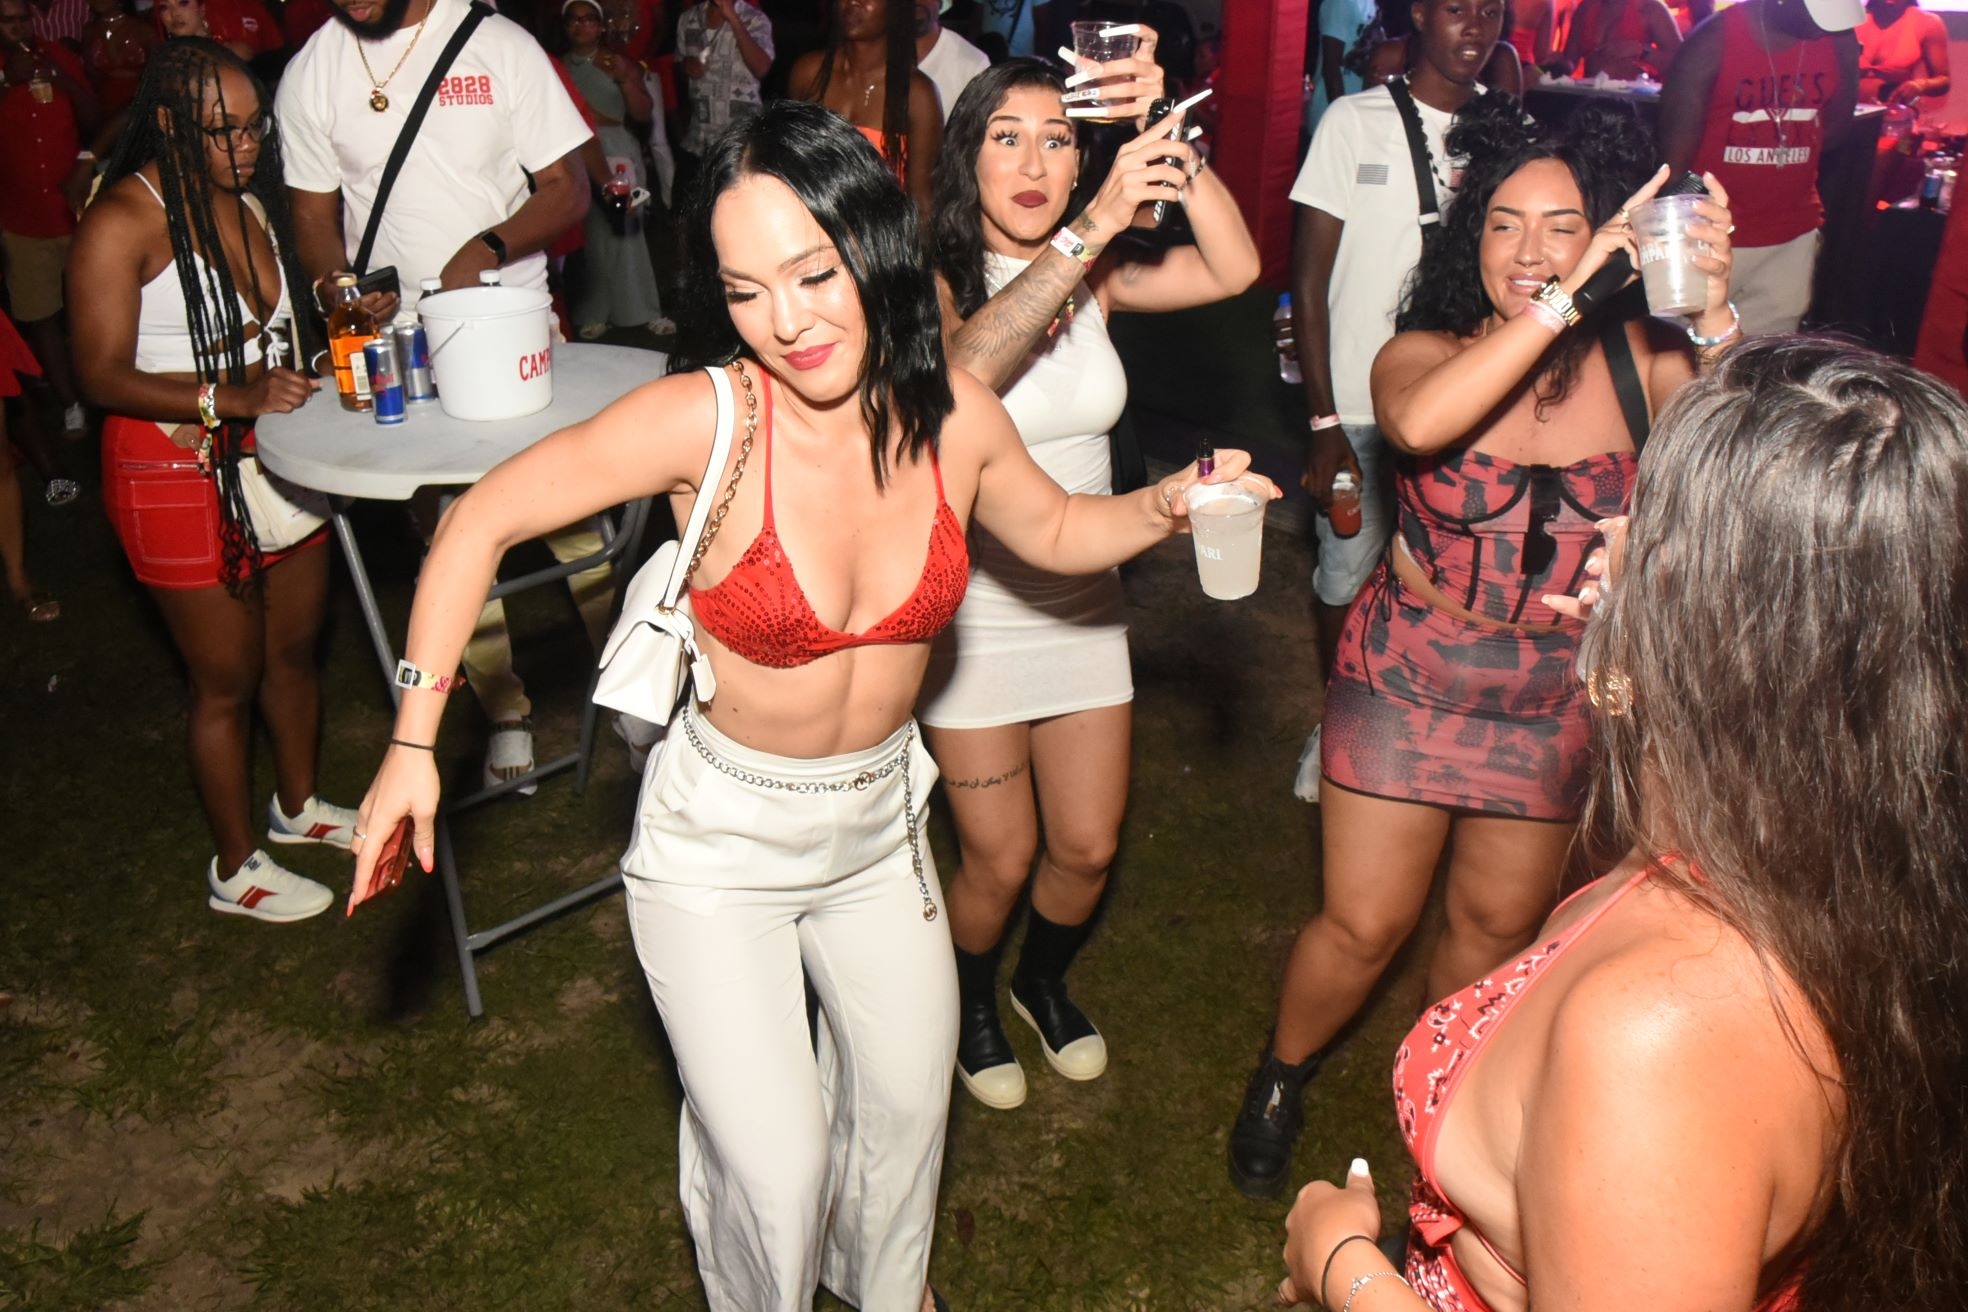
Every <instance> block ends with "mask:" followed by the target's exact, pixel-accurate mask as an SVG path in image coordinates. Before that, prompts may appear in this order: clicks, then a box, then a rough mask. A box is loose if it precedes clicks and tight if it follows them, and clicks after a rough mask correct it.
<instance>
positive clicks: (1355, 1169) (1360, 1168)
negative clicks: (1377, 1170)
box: [1347, 1157, 1368, 1175]
mask: <svg viewBox="0 0 1968 1312" xmlns="http://www.w3.org/2000/svg"><path fill="white" fill-rule="evenodd" d="M1347 1173H1348V1174H1349V1175H1366V1174H1367V1173H1368V1172H1367V1159H1366V1158H1364V1157H1355V1158H1354V1159H1353V1165H1352V1166H1351V1167H1349V1168H1347Z"/></svg>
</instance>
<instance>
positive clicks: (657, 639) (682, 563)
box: [594, 364, 758, 725]
mask: <svg viewBox="0 0 1968 1312" xmlns="http://www.w3.org/2000/svg"><path fill="white" fill-rule="evenodd" d="M743 369H744V366H743V365H742V364H740V365H739V370H740V373H741V374H742V372H743ZM704 372H706V373H708V374H709V375H710V376H711V386H712V388H713V389H714V390H715V391H716V392H717V430H716V432H715V433H714V434H713V436H712V438H711V460H710V463H709V464H708V465H707V466H705V469H704V477H703V478H702V479H700V480H699V481H698V483H697V501H696V504H695V505H693V506H692V507H691V508H690V522H689V523H688V524H687V525H686V526H685V528H684V531H683V534H682V536H681V537H679V538H676V539H673V540H671V541H669V542H665V543H664V544H663V545H662V546H661V547H659V548H657V550H656V554H655V555H653V556H651V557H650V558H649V562H648V563H647V564H645V565H644V566H643V567H642V568H641V569H639V570H637V571H636V576H635V578H633V579H632V580H630V582H629V590H628V593H627V594H626V596H625V597H624V598H623V601H622V614H621V617H620V618H619V619H617V620H616V621H615V627H614V628H613V629H611V630H610V631H609V634H608V641H607V642H605V643H603V644H602V647H601V675H600V677H599V678H598V679H597V680H596V681H595V691H594V699H595V702H596V703H597V704H598V705H601V706H606V707H608V708H610V709H611V710H617V711H621V712H624V713H625V714H628V715H632V716H635V717H636V718H638V719H641V720H646V721H648V722H649V723H650V724H654V725H664V724H668V723H669V722H670V716H671V715H672V714H673V713H674V712H675V711H676V707H677V702H678V701H680V700H681V699H682V697H683V691H684V680H685V679H686V678H688V679H689V680H690V681H691V682H692V683H693V684H695V686H696V690H697V699H698V700H699V701H706V702H707V701H709V700H711V698H713V697H715V696H717V676H716V675H715V674H714V673H712V670H711V662H710V661H709V659H708V658H706V657H705V655H704V652H703V650H702V649H701V648H700V647H698V645H697V626H696V623H695V621H694V620H693V618H692V616H691V614H690V599H689V598H688V597H686V596H684V595H683V585H684V584H685V583H686V582H687V581H688V580H689V578H690V574H691V572H692V571H693V570H695V569H696V568H697V563H698V561H699V560H701V559H702V558H703V552H704V548H706V547H708V546H709V545H710V541H709V539H707V538H706V537H705V525H706V523H707V522H709V523H710V534H711V536H712V537H715V536H716V535H717V526H718V524H719V523H722V522H723V520H724V512H725V510H726V508H727V507H729V506H730V504H731V498H732V495H733V493H735V492H736V491H737V488H738V477H739V475H742V474H743V473H744V471H745V457H747V456H749V455H750V454H751V450H752V438H753V436H754V435H755V433H756V431H757V426H758V417H757V413H758V412H757V409H756V406H754V407H753V408H752V410H751V411H750V413H749V414H748V415H747V418H746V428H745V445H744V449H743V450H742V451H741V452H740V453H739V457H738V468H737V470H736V471H735V472H734V473H733V475H732V479H731V485H730V486H729V487H728V488H727V489H726V490H725V493H724V496H723V497H722V498H718V497H715V496H713V495H712V489H714V488H715V487H717V484H718V475H719V474H720V473H721V472H723V469H724V463H725V460H726V459H727V458H728V457H729V456H730V454H731V430H732V419H733V407H732V397H731V378H730V376H729V375H728V374H727V373H726V372H725V370H724V369H722V368H718V367H713V368H710V369H706V370H705V371H704ZM750 393H751V383H750V380H749V379H747V380H746V395H747V399H748V400H749V399H750ZM713 501H717V502H718V503H719V504H718V507H717V520H716V521H715V522H711V503H712V502H713Z"/></svg>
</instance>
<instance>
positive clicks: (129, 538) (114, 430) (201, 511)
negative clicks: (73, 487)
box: [102, 415, 328, 588]
mask: <svg viewBox="0 0 1968 1312" xmlns="http://www.w3.org/2000/svg"><path fill="white" fill-rule="evenodd" d="M102 452H103V455H102V465H103V509H105V510H107V511H108V512H109V522H110V523H111V524H112V525H114V526H115V528H116V536H117V538H118V539H119V540H121V541H122V543H123V554H124V555H126V556H128V557H129V558H130V568H131V569H132V570H134V571H136V575H137V581H138V582H140V583H146V584H149V585H150V586H151V587H153V588H216V587H219V586H221V585H222V584H223V582H224V580H223V578H222V577H221V574H220V561H219V492H218V485H217V484H216V483H214V482H213V481H212V478H211V476H210V475H208V474H206V473H205V472H204V471H203V470H201V469H200V468H199V467H198V460H197V457H195V456H194V455H193V454H192V453H191V452H189V451H187V450H185V449H184V448H183V447H181V446H179V445H178V444H177V443H176V442H173V441H172V440H171V439H170V437H168V436H167V435H166V434H165V432H164V430H163V429H161V428H159V427H158V426H157V425H156V424H155V423H152V422H151V421H150V420H148V419H131V418H128V417H127V416H124V415H109V416H107V417H106V418H105V419H104V420H103V429H102ZM327 541H328V534H327V531H326V529H325V527H324V529H323V531H322V532H320V533H316V534H315V535H314V536H312V537H310V538H308V540H307V541H305V542H303V543H301V544H300V545H299V546H296V547H290V548H289V549H288V550H286V551H283V552H279V553H276V554H273V555H269V556H267V558H266V563H267V564H269V565H272V564H276V563H278V562H279V561H282V560H285V559H286V558H287V557H288V556H291V555H293V554H294V553H295V552H297V551H312V550H314V549H315V548H316V547H320V546H323V545H325V544H326V543H327Z"/></svg>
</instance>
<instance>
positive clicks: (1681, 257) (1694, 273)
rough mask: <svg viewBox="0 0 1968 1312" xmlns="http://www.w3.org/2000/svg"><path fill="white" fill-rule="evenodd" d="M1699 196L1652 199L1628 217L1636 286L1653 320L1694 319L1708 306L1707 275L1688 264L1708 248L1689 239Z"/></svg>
mask: <svg viewBox="0 0 1968 1312" xmlns="http://www.w3.org/2000/svg"><path fill="white" fill-rule="evenodd" d="M1704 199H1706V197H1703V196H1698V195H1697V196H1656V197H1654V199H1652V200H1650V201H1647V202H1645V203H1643V204H1640V205H1635V206H1634V207H1633V211H1632V213H1631V215H1629V217H1630V218H1631V219H1632V220H1633V233H1634V238H1635V241H1636V244H1637V245H1638V246H1639V247H1640V281H1641V282H1642V283H1643V284H1644V285H1645V286H1646V289H1647V309H1648V311H1649V312H1650V313H1653V314H1699V313H1700V312H1701V311H1702V310H1703V309H1704V308H1706V306H1707V305H1708V275H1707V274H1706V273H1704V272H1702V270H1701V269H1700V267H1699V266H1697V265H1696V264H1695V262H1694V257H1695V256H1697V255H1706V254H1708V243H1707V242H1705V241H1703V240H1701V238H1699V237H1697V236H1695V235H1694V233H1695V230H1696V229H1697V228H1698V227H1699V226H1700V219H1699V217H1698V216H1697V215H1696V213H1695V207H1696V206H1697V205H1699V204H1701V202H1702V201H1703V200H1704Z"/></svg>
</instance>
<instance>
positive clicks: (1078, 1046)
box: [1011, 910, 1107, 1080]
mask: <svg viewBox="0 0 1968 1312" xmlns="http://www.w3.org/2000/svg"><path fill="white" fill-rule="evenodd" d="M1092 923H1093V922H1092V921H1091V920H1089V921H1088V922H1087V923H1086V924H1084V925H1061V924H1056V923H1054V922H1053V921H1050V920H1047V919H1046V918H1045V917H1044V916H1042V915H1040V914H1039V913H1038V912H1037V911H1036V910H1034V911H1031V912H1029V913H1028V915H1027V922H1026V925H1025V947H1024V949H1023V950H1022V951H1021V952H1020V953H1019V954H1018V969H1017V970H1015V971H1013V972H1012V976H1011V1009H1012V1010H1013V1011H1015V1012H1017V1013H1018V1017H1019V1019H1020V1020H1023V1021H1024V1022H1025V1023H1026V1024H1027V1025H1030V1026H1031V1027H1032V1028H1033V1029H1034V1030H1036V1031H1038V1035H1039V1042H1040V1043H1041V1044H1042V1045H1043V1046H1044V1048H1045V1059H1046V1064H1047V1065H1048V1066H1051V1067H1052V1068H1053V1069H1054V1070H1056V1071H1058V1072H1059V1073H1060V1074H1061V1075H1064V1076H1065V1077H1066V1078H1067V1079H1069V1080H1092V1079H1098V1078H1099V1077H1100V1075H1101V1074H1102V1073H1103V1072H1104V1071H1105V1070H1106V1069H1107V1041H1106V1040H1105V1039H1103V1038H1101V1037H1100V1031H1099V1030H1097V1029H1095V1028H1094V1026H1093V1022H1092V1021H1090V1020H1088V1019H1087V1018H1086V1013H1085V1012H1083V1011H1081V1010H1080V1009H1079V1008H1078V1007H1076V1006H1074V1005H1073V1000H1072V999H1071V998H1069V997H1067V996H1066V967H1067V966H1069V965H1071V964H1072V962H1073V958H1074V957H1075V956H1077V955H1078V954H1079V951H1080V945H1081V944H1083V943H1085V942H1086V940H1087V935H1088V934H1089V933H1090V932H1091V930H1092Z"/></svg>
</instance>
